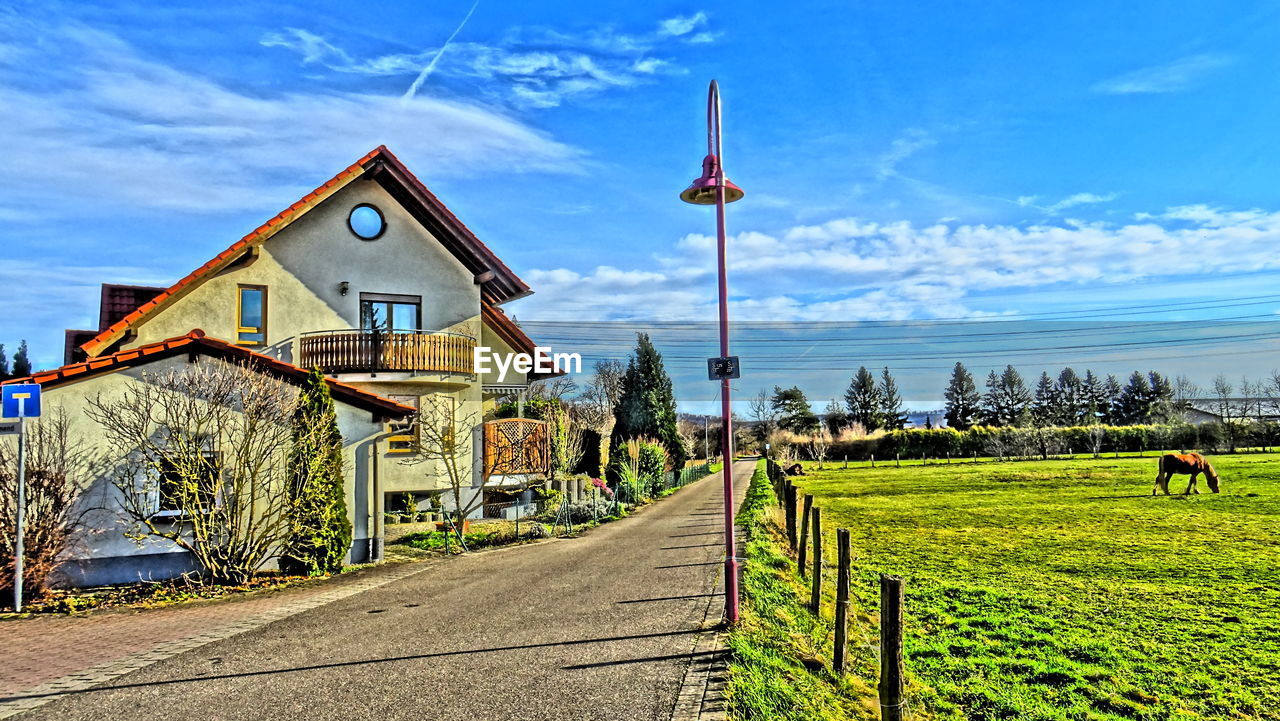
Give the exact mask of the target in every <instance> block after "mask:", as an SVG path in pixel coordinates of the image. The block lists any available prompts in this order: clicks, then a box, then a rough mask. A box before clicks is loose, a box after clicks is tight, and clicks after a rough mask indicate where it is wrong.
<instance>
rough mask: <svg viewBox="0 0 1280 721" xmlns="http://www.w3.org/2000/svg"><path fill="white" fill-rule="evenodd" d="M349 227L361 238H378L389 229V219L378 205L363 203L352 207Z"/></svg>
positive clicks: (348, 218) (348, 221)
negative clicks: (384, 216) (383, 214)
mask: <svg viewBox="0 0 1280 721" xmlns="http://www.w3.org/2000/svg"><path fill="white" fill-rule="evenodd" d="M347 227H348V228H350V229H351V232H352V233H354V234H355V236H356V237H357V238H359V239H361V240H377V239H378V238H381V237H382V234H383V233H384V232H386V230H387V220H386V218H383V217H382V211H381V210H378V208H377V207H376V206H373V205H370V204H368V203H361V204H359V205H357V206H356V207H354V208H352V209H351V214H350V215H348V216H347Z"/></svg>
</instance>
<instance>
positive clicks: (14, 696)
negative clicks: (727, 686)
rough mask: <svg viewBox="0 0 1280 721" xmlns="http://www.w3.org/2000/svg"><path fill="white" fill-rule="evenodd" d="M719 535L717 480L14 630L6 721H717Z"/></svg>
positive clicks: (5, 671)
mask: <svg viewBox="0 0 1280 721" xmlns="http://www.w3.org/2000/svg"><path fill="white" fill-rule="evenodd" d="M753 467H754V463H753V462H749V461H746V462H739V463H738V464H736V465H735V467H734V475H735V478H736V479H737V484H736V487H737V490H738V501H739V502H740V501H741V498H742V494H743V492H744V491H745V489H746V483H747V480H748V479H749V478H750V474H751V470H752V468H753ZM721 523H722V521H721V516H720V477H719V475H716V476H713V477H710V478H707V479H704V480H702V481H699V482H697V483H695V484H692V485H690V486H689V487H688V488H685V489H683V490H681V491H679V492H678V493H676V494H675V495H673V496H671V497H669V498H667V499H665V500H663V501H660V502H658V503H656V504H653V505H652V506H649V507H647V508H645V509H643V510H642V511H641V512H639V513H637V514H635V515H634V516H632V517H630V518H627V519H624V520H622V521H618V522H615V523H610V524H606V525H604V526H601V527H599V528H597V529H594V530H593V531H591V532H590V533H588V534H586V535H584V536H583V537H580V538H575V539H558V540H553V541H549V542H545V543H539V544H532V545H525V546H518V547H512V548H505V549H497V550H493V551H488V552H484V553H476V554H470V555H467V556H462V557H458V558H453V559H449V560H447V561H444V562H428V563H424V564H406V565H401V566H387V567H382V568H377V569H370V570H369V571H364V572H360V573H357V574H353V575H352V577H350V578H340V579H338V580H336V581H334V582H332V583H328V584H323V585H320V586H317V587H310V588H300V589H295V590H286V591H283V592H280V593H278V594H272V595H269V596H266V597H260V598H253V599H248V600H244V601H238V602H226V603H213V604H202V605H197V606H193V607H188V608H172V609H162V610H156V611H146V612H141V613H103V614H91V615H90V616H88V617H86V618H47V619H32V620H29V621H16V622H5V623H0V659H4V663H3V664H0V719H4V718H9V717H14V718H21V719H94V720H95V721H96V720H97V719H115V718H130V717H134V716H136V715H137V714H139V713H144V714H145V713H162V715H163V716H164V717H165V718H166V719H174V720H178V719H193V720H195V719H199V720H200V721H207V720H208V719H228V720H230V719H265V718H287V719H291V721H292V720H296V721H301V720H302V719H344V720H346V719H380V720H382V719H385V720H388V721H390V720H392V719H402V718H403V719H420V718H423V717H430V718H436V719H465V720H466V721H488V720H490V719H492V720H494V721H498V720H501V719H530V720H534V719H538V720H542V719H610V720H612V719H653V720H655V721H666V720H667V719H672V718H678V719H696V718H699V711H702V712H703V715H702V718H707V717H709V715H710V714H708V713H707V710H708V705H707V704H705V703H704V698H703V696H704V689H705V688H706V687H707V685H708V684H710V685H711V686H713V687H714V686H715V683H716V674H717V673H718V671H717V666H716V665H715V662H716V660H717V659H718V657H719V650H718V648H717V646H716V636H715V634H714V633H707V632H704V629H705V628H706V627H707V626H710V625H714V623H715V622H717V621H719V618H720V608H721V607H722V605H723V595H722V589H721V587H719V586H718V583H719V582H720V580H721V579H720V573H719V570H720V568H721V559H722V554H723V545H722V538H721V528H722V526H721ZM23 711H26V712H25V713H23ZM15 714H18V715H17V716H15Z"/></svg>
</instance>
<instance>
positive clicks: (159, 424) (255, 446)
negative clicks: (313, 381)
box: [86, 360, 298, 584]
mask: <svg viewBox="0 0 1280 721" xmlns="http://www.w3.org/2000/svg"><path fill="white" fill-rule="evenodd" d="M297 398H298V391H297V389H296V388H294V387H293V386H291V385H289V384H287V383H285V382H283V381H280V380H278V379H276V378H273V377H271V376H269V375H267V374H265V373H262V372H260V371H258V370H256V369H254V368H252V367H250V366H247V365H233V364H230V363H226V362H224V361H217V360H212V361H207V360H200V361H198V362H195V363H192V364H190V365H188V366H186V367H185V368H182V369H176V370H170V371H164V372H159V373H152V372H145V371H144V372H143V374H142V379H141V381H140V382H138V383H133V384H130V385H129V386H128V387H127V388H126V389H125V390H124V391H123V392H121V393H120V394H118V395H112V396H105V395H103V394H101V393H99V394H98V395H97V396H95V397H94V398H91V399H89V408H88V410H87V411H86V413H87V415H88V416H89V417H90V418H92V419H93V420H95V421H97V422H98V423H99V424H100V425H101V426H102V432H103V436H104V438H105V440H106V447H107V452H108V454H109V456H110V457H111V458H112V459H113V463H114V467H113V468H112V469H111V470H110V472H109V478H110V480H111V483H112V484H113V485H114V486H115V488H116V490H117V491H118V493H119V498H120V507H121V508H122V509H123V512H124V514H125V516H126V517H127V519H128V521H129V527H128V529H127V531H126V535H127V536H128V537H130V538H132V539H133V540H134V541H135V542H137V543H139V544H142V543H143V542H144V541H146V540H147V539H162V540H165V541H168V542H170V543H173V544H174V545H176V546H178V547H179V548H182V549H183V550H186V551H188V552H190V553H191V555H192V556H193V557H194V558H195V560H196V563H197V564H198V565H199V566H200V569H201V571H202V572H203V575H204V576H205V577H206V578H207V579H209V580H211V581H213V582H215V583H235V584H239V583H244V582H246V581H248V580H249V579H251V578H252V576H253V574H254V573H255V572H256V571H257V570H258V569H259V568H261V567H262V566H263V564H265V563H266V562H267V561H268V560H270V559H271V558H273V557H275V555H276V554H277V553H278V552H279V550H280V548H281V545H282V542H283V541H284V540H285V539H286V537H287V535H288V533H289V518H288V513H287V510H288V504H289V499H290V498H292V497H293V495H294V494H292V493H290V488H289V485H288V484H289V483H290V481H291V474H290V472H289V466H288V454H289V451H290V448H291V447H292V443H293V433H292V419H293V417H294V411H295V408H296V405H297ZM116 459H118V460H116Z"/></svg>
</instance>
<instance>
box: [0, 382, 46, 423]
mask: <svg viewBox="0 0 1280 721" xmlns="http://www.w3.org/2000/svg"><path fill="white" fill-rule="evenodd" d="M39 416H40V386H39V384H36V383H18V384H15V385H10V386H0V417H3V418H37V417H39Z"/></svg>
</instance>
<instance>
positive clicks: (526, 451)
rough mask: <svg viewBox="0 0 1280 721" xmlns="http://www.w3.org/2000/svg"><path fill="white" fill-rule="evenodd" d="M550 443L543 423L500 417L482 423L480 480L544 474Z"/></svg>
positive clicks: (548, 464) (548, 463)
mask: <svg viewBox="0 0 1280 721" xmlns="http://www.w3.org/2000/svg"><path fill="white" fill-rule="evenodd" d="M549 470H551V440H550V438H549V436H548V431H547V424H546V422H545V421H535V420H533V419H532V418H503V419H501V420H496V421H486V422H485V424H484V477H485V478H488V477H490V476H493V475H501V476H509V475H524V474H536V473H546V472H548V471H549Z"/></svg>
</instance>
